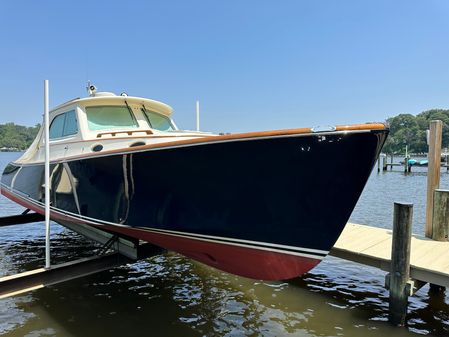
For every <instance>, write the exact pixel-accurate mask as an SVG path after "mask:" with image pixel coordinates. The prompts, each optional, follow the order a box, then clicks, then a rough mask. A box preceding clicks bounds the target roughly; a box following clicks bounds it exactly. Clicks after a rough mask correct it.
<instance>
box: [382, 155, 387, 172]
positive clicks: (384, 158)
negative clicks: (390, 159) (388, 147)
mask: <svg viewBox="0 0 449 337" xmlns="http://www.w3.org/2000/svg"><path fill="white" fill-rule="evenodd" d="M386 170H387V156H386V155H385V157H382V171H386Z"/></svg>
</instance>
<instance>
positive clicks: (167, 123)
mask: <svg viewBox="0 0 449 337" xmlns="http://www.w3.org/2000/svg"><path fill="white" fill-rule="evenodd" d="M142 111H143V113H144V114H145V117H146V118H147V121H148V123H149V124H150V126H151V128H152V129H156V130H160V131H174V130H175V128H174V127H173V124H172V122H171V120H170V118H168V117H166V116H164V115H161V114H158V113H157V112H154V111H149V110H147V109H142Z"/></svg>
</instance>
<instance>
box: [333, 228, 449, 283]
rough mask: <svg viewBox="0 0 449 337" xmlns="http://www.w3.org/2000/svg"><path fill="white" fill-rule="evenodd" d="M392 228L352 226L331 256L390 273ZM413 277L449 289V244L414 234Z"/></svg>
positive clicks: (411, 272) (412, 247) (411, 260)
mask: <svg viewBox="0 0 449 337" xmlns="http://www.w3.org/2000/svg"><path fill="white" fill-rule="evenodd" d="M392 236H393V231H392V230H391V229H384V228H377V227H372V226H366V225H358V224H353V223H348V224H347V225H346V227H345V229H344V230H343V232H342V234H341V235H340V237H339V239H338V241H337V242H336V243H335V245H334V247H333V248H332V250H331V252H330V255H333V256H336V257H339V258H343V259H346V260H350V261H353V262H357V263H362V264H365V265H369V266H372V267H377V268H380V269H382V270H384V271H387V272H389V271H390V261H391V241H392ZM410 277H411V278H412V279H415V280H419V281H423V282H428V283H432V284H436V285H440V286H443V287H449V242H447V241H446V242H442V241H434V240H431V239H428V238H426V237H424V236H419V235H416V234H413V235H412V241H411V254H410Z"/></svg>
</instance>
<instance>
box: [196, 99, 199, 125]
mask: <svg viewBox="0 0 449 337" xmlns="http://www.w3.org/2000/svg"><path fill="white" fill-rule="evenodd" d="M196 131H200V101H196Z"/></svg>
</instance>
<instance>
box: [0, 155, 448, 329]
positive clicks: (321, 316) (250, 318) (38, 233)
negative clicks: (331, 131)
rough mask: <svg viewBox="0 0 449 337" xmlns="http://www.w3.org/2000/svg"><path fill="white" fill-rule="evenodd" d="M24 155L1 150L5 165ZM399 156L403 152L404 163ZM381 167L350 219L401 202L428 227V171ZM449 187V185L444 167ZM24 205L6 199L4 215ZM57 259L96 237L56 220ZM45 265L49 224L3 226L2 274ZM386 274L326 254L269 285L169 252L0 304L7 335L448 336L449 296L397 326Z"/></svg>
mask: <svg viewBox="0 0 449 337" xmlns="http://www.w3.org/2000/svg"><path fill="white" fill-rule="evenodd" d="M19 155H20V154H19V153H0V171H2V170H3V168H4V166H5V165H6V164H7V163H8V162H9V161H11V160H14V159H15V158H17V157H18V156H19ZM396 160H398V158H397V159H396ZM395 170H396V172H386V173H380V174H378V173H377V171H376V170H374V171H373V174H372V175H371V177H370V179H369V181H368V184H367V186H366V188H365V190H364V192H363V194H362V196H361V198H360V200H359V202H358V204H357V206H356V208H355V210H354V212H353V214H352V216H351V221H352V222H356V223H362V224H369V225H373V226H380V227H385V228H391V226H392V217H393V201H407V202H413V203H414V232H415V233H419V234H422V233H423V232H424V217H425V214H424V212H425V211H424V205H425V188H426V169H425V168H416V169H414V172H413V173H411V174H410V175H407V176H405V175H404V174H403V173H401V172H400V171H401V169H400V168H395ZM441 187H442V188H449V174H447V173H446V171H445V170H444V171H442V178H441ZM22 210H23V209H22V208H21V207H20V206H17V205H15V204H14V203H12V202H10V201H9V200H8V199H6V198H4V197H3V196H0V215H10V214H17V213H18V212H21V211H22ZM51 240H52V241H51V242H52V259H53V260H52V261H53V263H57V262H63V261H68V260H70V259H75V258H78V257H83V256H89V255H90V254H92V248H93V246H92V243H91V242H89V241H87V240H85V239H83V238H82V237H80V236H79V235H77V234H74V233H73V232H70V231H68V230H66V229H64V228H62V227H60V226H59V225H57V224H52V238H51ZM43 264H44V225H43V224H42V223H37V224H27V225H21V226H12V227H4V228H0V276H4V275H8V274H12V273H15V272H19V271H24V270H29V269H32V268H34V267H40V266H43ZM384 277H385V273H384V272H382V271H380V270H377V269H374V268H370V267H366V266H362V265H358V264H355V263H352V262H347V261H344V260H340V259H337V258H334V257H326V259H325V260H324V261H323V262H322V263H321V264H319V265H318V266H317V267H316V268H315V269H313V270H312V271H311V272H310V273H308V274H306V275H305V276H304V277H303V278H299V279H295V280H291V281H288V282H261V281H255V280H249V279H245V278H241V277H237V276H234V275H230V274H227V273H224V272H221V271H218V270H215V269H213V268H210V267H207V266H204V265H202V264H200V263H196V262H193V261H191V260H189V259H186V258H184V257H182V256H180V255H177V254H174V253H165V254H163V255H159V256H155V257H152V258H149V259H146V260H142V261H139V262H137V263H134V264H128V265H125V266H122V267H119V268H115V269H112V270H109V271H105V272H101V273H98V274H94V275H91V276H88V277H84V278H80V279H77V280H72V281H69V282H65V283H62V284H59V285H56V286H52V287H49V288H45V289H39V290H36V291H34V292H31V293H28V294H26V295H22V296H17V297H13V298H9V299H4V300H0V335H4V336H29V337H36V336H86V337H87V336H96V337H98V336H182V337H188V336H243V335H245V336H364V337H369V336H373V337H374V336H376V337H380V336H393V335H394V336H399V337H401V336H416V335H419V334H426V335H433V336H449V297H448V296H446V294H444V293H440V294H433V295H432V296H429V287H428V286H426V287H424V288H423V289H421V290H420V291H419V292H418V293H417V294H416V295H415V296H414V297H412V298H410V305H409V313H408V322H407V326H406V327H404V328H395V327H392V326H390V325H389V323H388V321H387V317H388V293H387V291H386V290H385V289H384V287H383V284H384Z"/></svg>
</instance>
